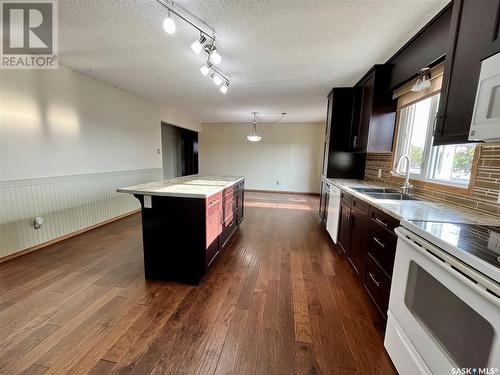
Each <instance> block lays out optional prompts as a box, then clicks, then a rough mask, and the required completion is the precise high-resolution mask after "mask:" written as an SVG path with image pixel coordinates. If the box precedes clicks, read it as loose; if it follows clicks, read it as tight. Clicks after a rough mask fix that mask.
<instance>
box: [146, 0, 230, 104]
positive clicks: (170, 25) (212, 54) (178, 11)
mask: <svg viewBox="0 0 500 375" xmlns="http://www.w3.org/2000/svg"><path fill="white" fill-rule="evenodd" d="M156 1H157V2H158V3H159V4H161V5H162V6H163V7H164V8H166V9H167V10H168V16H167V17H166V18H165V19H164V21H163V30H165V32H166V33H168V34H173V33H175V30H176V24H175V21H174V20H173V19H172V17H171V16H170V13H173V14H175V15H176V16H177V17H178V18H179V19H181V20H183V21H185V22H186V23H188V24H189V25H190V26H192V27H194V28H195V29H196V30H197V31H198V32H199V33H200V36H199V38H198V39H196V40H195V41H194V42H193V43H192V44H191V49H192V50H193V51H194V52H195V53H196V54H197V55H199V54H200V52H201V51H202V50H204V51H205V52H206V53H207V55H208V57H207V63H206V64H205V65H204V66H202V67H201V68H200V72H201V74H203V75H204V76H206V75H208V74H209V73H210V71H212V74H211V75H210V77H211V78H212V80H213V82H214V83H215V84H216V85H217V86H220V85H221V84H222V82H225V84H224V85H223V86H222V87H221V88H220V91H221V92H222V93H223V94H225V93H227V88H228V86H229V83H230V81H229V79H228V78H227V76H226V75H225V74H223V73H222V72H221V71H220V70H217V69H215V67H214V66H213V65H217V64H220V63H221V61H222V56H221V55H220V54H219V52H218V51H217V47H216V46H215V30H214V29H213V28H212V27H210V26H209V25H207V24H206V23H205V22H203V21H202V20H201V19H199V18H198V17H196V16H194V15H193V14H191V13H190V12H188V11H187V10H186V9H184V8H183V7H181V6H179V5H176V4H174V2H173V1H171V0H156ZM197 25H203V26H202V27H200V26H197ZM207 30H209V32H207ZM207 41H208V43H207Z"/></svg>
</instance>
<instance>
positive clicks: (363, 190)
mask: <svg viewBox="0 0 500 375" xmlns="http://www.w3.org/2000/svg"><path fill="white" fill-rule="evenodd" d="M351 189H352V190H355V191H359V192H360V193H366V194H369V193H377V194H378V193H397V191H396V190H394V189H386V188H368V187H366V188H363V187H360V188H351Z"/></svg>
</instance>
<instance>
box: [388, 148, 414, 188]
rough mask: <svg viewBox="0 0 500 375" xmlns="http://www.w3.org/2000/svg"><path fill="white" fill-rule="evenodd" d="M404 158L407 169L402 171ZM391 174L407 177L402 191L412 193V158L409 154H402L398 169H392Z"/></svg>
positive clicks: (397, 164) (397, 165)
mask: <svg viewBox="0 0 500 375" xmlns="http://www.w3.org/2000/svg"><path fill="white" fill-rule="evenodd" d="M403 159H404V160H406V171H405V172H404V173H403V172H401V170H400V169H401V164H403ZM391 175H393V176H400V177H404V178H405V182H404V183H403V186H401V191H402V192H403V194H410V190H411V189H413V185H411V184H410V158H409V156H408V155H401V157H400V158H399V160H398V162H397V163H396V170H395V171H391Z"/></svg>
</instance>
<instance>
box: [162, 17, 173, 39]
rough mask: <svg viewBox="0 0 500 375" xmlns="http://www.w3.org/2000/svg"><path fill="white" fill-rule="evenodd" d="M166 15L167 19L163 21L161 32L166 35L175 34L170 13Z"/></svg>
mask: <svg viewBox="0 0 500 375" xmlns="http://www.w3.org/2000/svg"><path fill="white" fill-rule="evenodd" d="M168 13H169V14H168V17H167V18H165V20H164V21H163V30H165V32H166V33H167V34H173V33H175V21H174V20H173V19H172V18H170V12H168Z"/></svg>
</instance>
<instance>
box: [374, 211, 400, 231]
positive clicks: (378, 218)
mask: <svg viewBox="0 0 500 375" xmlns="http://www.w3.org/2000/svg"><path fill="white" fill-rule="evenodd" d="M370 218H371V219H372V221H374V222H375V223H377V224H378V225H380V227H382V228H385V229H386V230H388V231H389V232H393V231H394V228H397V227H399V220H398V219H395V218H393V217H392V216H391V215H388V214H386V213H385V212H383V211H381V210H379V209H378V208H376V207H373V206H370Z"/></svg>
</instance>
